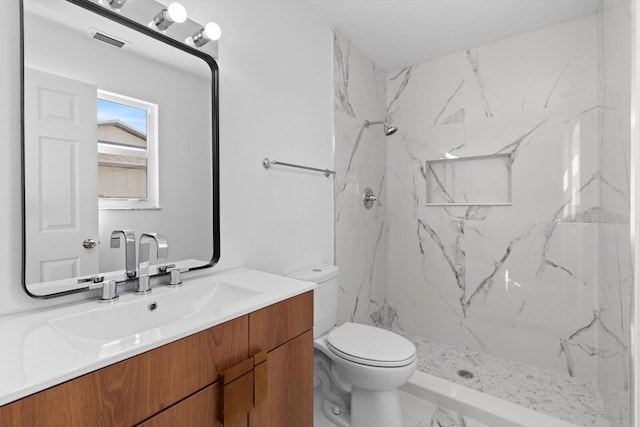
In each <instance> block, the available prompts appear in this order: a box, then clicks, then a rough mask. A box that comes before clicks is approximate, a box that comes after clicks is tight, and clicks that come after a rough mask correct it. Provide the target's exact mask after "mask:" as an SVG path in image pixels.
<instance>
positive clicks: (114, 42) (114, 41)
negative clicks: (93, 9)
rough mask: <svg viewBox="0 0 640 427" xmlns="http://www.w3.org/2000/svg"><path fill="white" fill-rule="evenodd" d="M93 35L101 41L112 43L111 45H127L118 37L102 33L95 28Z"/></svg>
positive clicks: (92, 30)
mask: <svg viewBox="0 0 640 427" xmlns="http://www.w3.org/2000/svg"><path fill="white" fill-rule="evenodd" d="M91 36H92V37H93V38H94V39H96V40H100V41H101V42H105V43H107V44H110V45H111V46H115V47H119V48H121V47H123V46H124V45H125V42H123V41H121V40H118V39H116V38H115V37H112V36H108V35H106V34H105V33H102V32H100V31H98V30H94V29H91Z"/></svg>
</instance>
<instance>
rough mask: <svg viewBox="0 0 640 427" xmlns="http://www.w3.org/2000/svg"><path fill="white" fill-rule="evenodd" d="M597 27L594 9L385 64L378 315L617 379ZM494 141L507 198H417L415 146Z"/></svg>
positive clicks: (621, 224) (621, 158)
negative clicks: (394, 132) (457, 202)
mask: <svg viewBox="0 0 640 427" xmlns="http://www.w3.org/2000/svg"><path fill="white" fill-rule="evenodd" d="M605 25H606V28H605ZM609 27H611V29H613V23H610V22H607V20H606V19H604V18H603V14H602V13H599V14H598V15H593V16H589V17H585V18H581V19H577V20H573V21H569V22H565V23H563V24H559V25H556V26H552V27H547V28H545V29H542V30H539V31H535V32H531V33H527V34H524V35H520V36H517V37H512V38H509V39H505V40H502V41H500V42H496V43H492V44H489V45H485V46H481V47H478V48H473V49H470V50H468V51H465V52H460V53H457V54H453V55H450V56H447V57H443V58H440V59H436V60H433V61H430V62H427V63H422V64H419V65H414V66H410V67H406V68H403V69H400V70H396V71H394V72H391V73H389V74H388V80H387V117H388V118H389V119H390V120H391V121H392V122H393V125H394V126H397V127H399V129H400V130H399V131H398V135H399V136H398V141H396V142H394V143H389V144H388V145H387V222H388V227H389V234H388V236H389V237H388V260H387V263H388V277H389V279H388V283H389V297H388V300H389V301H388V302H389V305H390V307H392V308H393V310H394V313H396V317H395V318H394V321H393V327H394V328H397V329H398V330H401V331H405V332H409V333H412V334H418V335H421V336H424V337H427V338H428V339H431V340H434V341H438V342H442V343H448V344H452V345H457V346H462V347H467V348H471V349H474V350H477V351H482V352H486V353H490V354H493V355H496V356H500V357H505V358H508V359H512V360H516V361H522V362H526V363H529V364H532V365H535V366H537V367H541V368H544V369H549V370H552V371H556V372H562V373H565V374H567V375H571V376H576V377H580V378H584V379H587V380H589V381H592V382H594V383H599V380H600V384H601V385H606V386H609V387H612V388H615V389H619V390H622V389H624V388H625V387H627V386H628V384H626V381H627V379H628V373H625V372H626V371H627V370H628V367H627V365H626V363H627V357H626V351H627V343H626V342H627V339H626V332H625V328H626V327H627V326H628V325H625V322H627V320H628V307H627V304H628V302H627V300H626V299H625V298H626V297H625V292H627V291H625V290H624V289H623V288H624V287H625V286H628V281H629V276H630V274H629V260H628V253H627V252H628V249H627V247H628V214H627V212H628V173H627V172H626V170H625V169H624V165H625V164H628V160H625V156H627V157H626V159H628V148H625V147H628V140H627V141H626V142H625V141H624V140H621V139H620V138H619V135H620V130H621V129H623V128H624V127H625V123H623V122H621V121H622V119H621V118H620V114H618V112H619V110H617V111H618V112H613V108H615V107H613V106H608V105H605V104H603V100H604V99H605V98H606V97H605V93H604V89H603V84H602V81H603V80H606V81H609V80H611V82H614V80H615V79H617V77H618V76H613V75H612V76H610V77H609V78H604V77H603V73H604V71H603V70H604V69H603V61H609V62H612V64H611V65H612V66H614V65H615V64H613V62H615V63H617V62H619V61H620V59H619V58H617V56H616V57H612V58H607V57H606V55H605V57H604V58H603V47H602V46H603V45H604V43H615V40H608V39H607V38H606V37H604V38H603V34H607V31H609ZM613 36H614V35H613V34H612V37H613ZM615 36H622V34H621V35H615ZM615 55H622V53H619V54H617V53H616V54H615ZM620 89H622V88H620ZM606 90H607V91H614V92H615V91H617V88H616V89H613V88H610V87H607V88H606ZM618 101H619V102H622V100H619V99H616V100H613V99H612V100H611V102H613V103H618ZM615 121H617V122H616V123H615V124H616V126H614V123H613V122H615ZM609 122H612V123H610V124H608V123H609ZM603 123H604V125H603ZM614 128H615V129H614ZM614 130H617V132H618V134H617V135H613V133H614ZM625 144H626V145H625ZM613 146H615V149H613V148H612V147H613ZM625 150H626V151H625ZM500 153H510V154H511V156H512V161H513V163H512V177H511V186H512V204H511V205H510V206H469V207H461V206H426V205H425V199H426V191H427V190H426V185H425V181H426V179H427V177H428V171H427V169H426V165H425V161H426V160H435V159H441V158H445V157H449V158H451V157H454V156H455V157H461V156H476V155H488V154H500ZM625 161H626V163H625ZM500 185H502V183H501V184H500ZM444 190H445V188H441V191H442V192H443V193H444ZM625 238H626V240H625ZM625 244H626V245H627V246H626V247H625V246H624V245H625ZM625 251H626V252H625ZM605 254H606V255H605ZM601 270H602V271H601ZM605 272H606V273H605ZM603 274H604V277H603ZM625 319H627V320H625ZM627 323H628V322H627ZM605 379H606V380H605Z"/></svg>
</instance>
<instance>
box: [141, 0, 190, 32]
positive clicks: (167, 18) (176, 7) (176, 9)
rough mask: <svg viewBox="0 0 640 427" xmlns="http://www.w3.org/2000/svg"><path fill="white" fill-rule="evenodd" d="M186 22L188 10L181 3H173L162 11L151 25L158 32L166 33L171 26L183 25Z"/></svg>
mask: <svg viewBox="0 0 640 427" xmlns="http://www.w3.org/2000/svg"><path fill="white" fill-rule="evenodd" d="M186 20H187V10H186V9H185V8H184V6H183V5H181V4H180V3H171V4H170V5H169V7H167V8H166V9H163V10H161V11H160V12H158V14H157V15H156V16H154V17H153V21H152V22H151V24H150V25H152V24H153V25H155V27H156V28H157V29H158V30H160V31H165V30H166V29H167V28H169V27H170V26H171V24H173V23H178V24H182V23H183V22H184V21H186ZM153 25H152V26H153Z"/></svg>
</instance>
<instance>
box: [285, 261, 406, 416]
mask: <svg viewBox="0 0 640 427" xmlns="http://www.w3.org/2000/svg"><path fill="white" fill-rule="evenodd" d="M291 277H294V278H297V279H301V280H307V281H313V282H315V283H317V284H318V287H317V288H316V290H315V293H314V316H315V319H316V320H315V322H314V348H315V351H314V353H315V355H314V358H320V357H321V356H322V355H324V357H323V358H322V361H318V360H316V362H319V363H314V366H315V367H316V368H315V369H318V367H325V366H326V359H327V358H328V359H329V360H330V364H331V366H330V369H329V370H328V372H322V373H316V379H318V381H319V382H322V381H330V382H331V384H330V388H333V389H337V390H335V392H331V393H330V394H331V396H326V397H327V400H329V401H330V402H331V405H328V406H327V408H328V407H329V406H331V408H332V409H326V408H325V407H324V406H323V412H324V413H325V415H326V416H327V418H329V419H330V420H331V421H333V422H334V423H336V424H337V425H341V426H347V425H348V426H351V427H365V426H366V427H402V425H403V419H402V411H401V409H400V402H399V399H398V394H397V388H398V387H399V386H401V385H402V384H404V383H405V382H407V380H408V379H409V377H411V375H412V374H413V372H414V371H415V369H416V348H415V346H414V344H413V343H411V342H410V341H409V340H407V339H405V338H404V337H401V336H400V335H398V334H395V333H393V332H391V331H387V330H384V329H380V328H376V327H374V326H368V325H361V324H357V323H350V322H347V323H344V324H342V325H340V326H337V327H336V326H335V319H336V314H337V313H336V312H337V297H338V295H337V289H338V280H337V277H338V268H337V267H336V266H333V265H320V266H316V267H312V268H309V269H305V270H302V271H298V272H296V273H293V274H291ZM321 374H322V375H321ZM327 377H329V378H327ZM326 389H327V385H326V384H323V390H326ZM343 394H347V395H348V398H347V399H342V398H337V397H336V396H340V395H343ZM325 403H327V402H325Z"/></svg>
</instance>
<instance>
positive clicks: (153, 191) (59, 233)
mask: <svg viewBox="0 0 640 427" xmlns="http://www.w3.org/2000/svg"><path fill="white" fill-rule="evenodd" d="M144 2H146V3H147V6H148V7H147V9H149V10H150V11H152V12H153V10H154V8H157V9H158V11H160V10H162V7H163V6H162V5H161V4H160V3H156V2H155V1H154V0H144ZM130 3H132V4H135V5H136V6H135V7H136V8H138V9H132V13H133V14H134V15H135V14H136V13H138V14H140V16H141V18H140V19H136V20H133V19H132V18H131V17H128V16H127V15H126V14H125V13H124V10H122V11H117V10H114V9H111V8H110V7H109V6H108V5H106V4H104V5H103V4H102V2H99V1H95V2H94V1H93V0H48V1H46V2H43V1H38V0H21V18H22V19H21V21H22V26H21V30H22V34H21V45H22V46H21V47H22V49H21V52H22V61H21V67H22V70H21V71H22V72H21V75H22V165H23V167H22V188H23V199H22V209H23V211H22V212H23V230H22V231H23V285H24V289H25V290H26V292H27V293H28V294H29V295H30V296H32V297H38V298H51V297H56V296H61V295H67V294H70V293H76V292H83V291H87V290H90V289H92V288H95V287H97V286H98V285H99V284H100V283H102V282H103V281H105V280H111V279H113V280H116V281H118V282H125V281H130V280H131V279H132V278H131V274H129V275H128V274H127V269H128V267H129V265H128V264H126V261H125V250H126V245H125V244H124V234H123V233H121V232H120V230H130V231H132V232H133V233H134V235H135V237H136V239H139V237H140V236H141V234H142V233H159V234H162V235H164V236H166V238H167V240H168V244H169V250H168V256H167V257H166V258H165V259H160V260H156V259H155V258H154V257H153V256H152V262H151V264H152V265H151V268H150V272H151V275H159V274H165V271H166V267H169V268H179V269H181V270H182V271H190V270H195V269H201V268H208V267H211V266H213V265H215V264H216V263H217V261H218V260H219V258H220V196H219V194H220V191H219V185H220V184H219V167H218V166H219V148H218V143H219V130H218V126H219V124H218V123H219V112H218V105H219V104H218V65H217V63H216V61H215V59H214V58H213V57H212V56H211V55H210V54H209V53H207V51H206V50H204V49H197V48H194V47H192V46H190V45H188V44H187V43H185V42H184V40H185V39H184V38H183V39H182V40H180V39H179V38H178V39H176V37H175V35H173V36H172V34H169V32H166V33H165V32H161V31H158V30H157V29H154V28H152V27H151V26H149V25H145V24H141V23H140V22H144V19H145V17H144V16H145V15H143V14H145V13H148V12H147V11H145V10H143V9H142V8H141V6H140V4H141V3H140V2H139V0H138V1H136V2H130ZM155 5H157V6H155ZM124 7H127V4H125V5H124V6H123V8H124ZM132 7H133V6H132ZM152 18H153V16H149V17H148V19H149V21H151V20H152ZM189 22H190V23H191V25H193V23H192V21H189ZM112 236H116V237H114V238H112ZM118 236H122V240H123V244H119V243H120V238H119V237H118ZM135 246H136V250H137V246H138V245H137V243H136V245H135ZM129 249H130V248H129ZM154 254H155V252H154V251H152V255H154ZM127 255H130V254H127Z"/></svg>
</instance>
